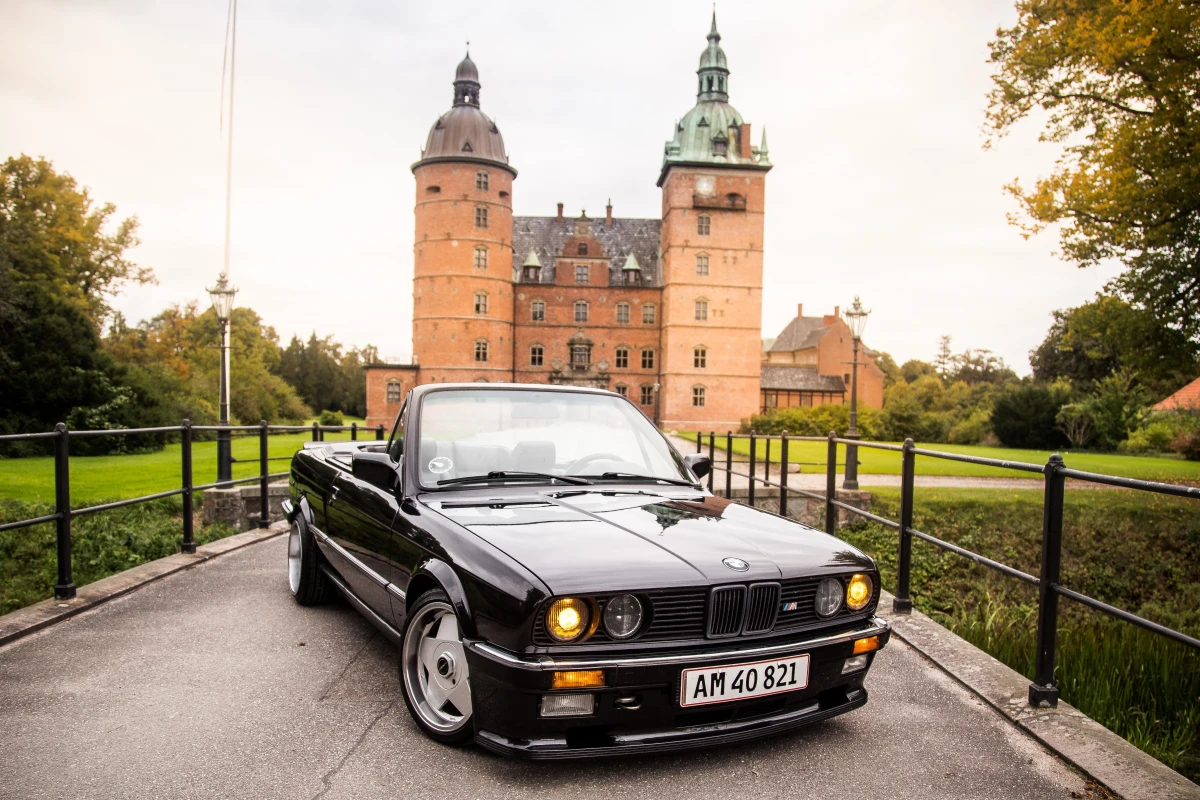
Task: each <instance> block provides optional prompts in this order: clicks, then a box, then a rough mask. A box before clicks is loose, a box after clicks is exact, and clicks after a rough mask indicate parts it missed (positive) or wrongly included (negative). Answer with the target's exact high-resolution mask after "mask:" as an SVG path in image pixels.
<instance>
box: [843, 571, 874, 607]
mask: <svg viewBox="0 0 1200 800" xmlns="http://www.w3.org/2000/svg"><path fill="white" fill-rule="evenodd" d="M874 589H875V586H874V584H873V583H872V582H871V578H870V576H868V575H863V574H862V573H861V572H860V573H858V574H855V575H851V576H850V582H849V583H847V584H846V608H848V609H850V610H851V611H861V610H862V609H863V608H865V607H866V605H867V603H869V602H871V594H872V592H873V591H874Z"/></svg>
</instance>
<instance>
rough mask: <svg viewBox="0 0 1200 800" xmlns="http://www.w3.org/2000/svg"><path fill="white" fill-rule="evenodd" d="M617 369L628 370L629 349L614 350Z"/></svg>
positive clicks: (619, 348)
mask: <svg viewBox="0 0 1200 800" xmlns="http://www.w3.org/2000/svg"><path fill="white" fill-rule="evenodd" d="M616 361H617V369H629V348H628V347H618V348H617V350H616Z"/></svg>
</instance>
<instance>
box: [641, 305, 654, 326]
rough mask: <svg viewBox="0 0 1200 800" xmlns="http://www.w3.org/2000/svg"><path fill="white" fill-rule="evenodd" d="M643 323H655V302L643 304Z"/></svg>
mask: <svg viewBox="0 0 1200 800" xmlns="http://www.w3.org/2000/svg"><path fill="white" fill-rule="evenodd" d="M642 324H643V325H653V324H654V304H653V303H646V305H644V306H642Z"/></svg>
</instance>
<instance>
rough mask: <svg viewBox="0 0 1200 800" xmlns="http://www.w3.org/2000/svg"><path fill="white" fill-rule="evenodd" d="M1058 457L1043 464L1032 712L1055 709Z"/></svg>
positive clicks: (1063, 483) (1059, 508) (1059, 551)
mask: <svg viewBox="0 0 1200 800" xmlns="http://www.w3.org/2000/svg"><path fill="white" fill-rule="evenodd" d="M1063 468H1064V465H1063V460H1062V456H1060V455H1059V454H1058V453H1055V454H1054V455H1052V456H1050V460H1049V461H1047V462H1046V470H1045V475H1046V494H1045V503H1044V507H1043V511H1042V571H1041V575H1040V576H1039V581H1038V625H1037V658H1036V659H1035V663H1034V668H1033V683H1031V684H1029V705H1031V706H1034V707H1035V708H1055V707H1057V706H1058V687H1057V686H1056V685H1055V683H1054V656H1055V648H1056V645H1057V638H1058V578H1059V571H1060V568H1061V566H1062V526H1063V494H1064V490H1065V487H1066V482H1067V479H1066V477H1065V476H1064V475H1063V474H1062V470H1063Z"/></svg>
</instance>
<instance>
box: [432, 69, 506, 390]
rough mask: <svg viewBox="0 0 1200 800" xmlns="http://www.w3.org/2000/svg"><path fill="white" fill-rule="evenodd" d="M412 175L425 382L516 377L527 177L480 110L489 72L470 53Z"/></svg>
mask: <svg viewBox="0 0 1200 800" xmlns="http://www.w3.org/2000/svg"><path fill="white" fill-rule="evenodd" d="M412 170H413V174H414V175H415V176H416V179H417V198H416V209H415V216H416V236H415V237H414V239H413V250H414V252H413V354H414V356H415V357H416V361H417V364H418V365H419V366H420V377H419V381H420V382H421V383H446V382H451V381H477V380H487V381H511V380H512V379H513V282H512V270H513V259H512V231H513V226H512V182H513V179H514V178H515V177H517V171H516V170H515V169H513V168H512V167H510V166H509V164H508V155H507V154H506V153H505V151H504V139H503V137H501V135H500V131H499V129H498V128H497V127H496V123H495V122H493V121H492V120H491V119H489V118H488V116H487V115H486V114H484V113H483V112H482V111H481V110H480V109H479V71H478V70H477V69H476V67H475V62H473V61H471V56H470V55H469V54H468V55H467V57H466V58H464V59H463V61H462V63H460V64H459V65H458V69H457V70H456V72H455V74H454V106H453V107H452V108H451V109H450V110H449V111H447V112H446V113H445V114H443V115H442V116H441V117H439V118H438V121H437V122H435V123H434V125H433V127H432V128H431V129H430V131H429V138H428V139H427V140H426V142H425V148H424V150H422V151H421V159H420V160H419V161H417V162H416V163H415V164H413V166H412Z"/></svg>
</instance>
